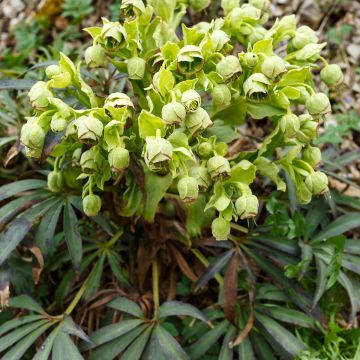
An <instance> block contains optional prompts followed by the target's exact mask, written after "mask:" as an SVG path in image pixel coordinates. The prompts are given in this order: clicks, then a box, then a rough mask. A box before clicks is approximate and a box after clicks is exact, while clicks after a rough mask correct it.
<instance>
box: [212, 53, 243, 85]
mask: <svg viewBox="0 0 360 360" xmlns="http://www.w3.org/2000/svg"><path fill="white" fill-rule="evenodd" d="M216 72H217V73H218V74H219V75H220V76H221V77H222V78H223V79H224V82H225V83H227V82H230V81H233V80H235V79H237V78H238V77H239V76H240V75H241V73H242V68H241V65H240V60H239V58H238V57H236V56H234V55H228V56H225V57H224V58H222V59H221V60H220V61H219V62H218V63H217V64H216Z"/></svg>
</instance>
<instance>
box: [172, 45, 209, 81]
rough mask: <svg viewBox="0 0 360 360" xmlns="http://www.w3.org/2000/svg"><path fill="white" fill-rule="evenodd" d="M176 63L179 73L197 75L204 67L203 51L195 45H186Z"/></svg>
mask: <svg viewBox="0 0 360 360" xmlns="http://www.w3.org/2000/svg"><path fill="white" fill-rule="evenodd" d="M176 61H177V68H178V71H179V73H180V74H183V75H185V74H186V75H193V74H196V73H197V72H199V71H201V70H202V68H203V66H204V57H203V55H202V53H201V49H200V48H199V47H198V46H195V45H186V46H184V47H183V48H182V49H180V51H179V53H178V56H177V59H176Z"/></svg>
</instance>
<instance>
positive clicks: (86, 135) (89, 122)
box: [76, 116, 104, 142]
mask: <svg viewBox="0 0 360 360" xmlns="http://www.w3.org/2000/svg"><path fill="white" fill-rule="evenodd" d="M76 126H77V135H78V138H79V140H80V141H84V142H86V141H89V140H90V141H98V140H99V139H100V138H101V137H102V135H103V130H104V125H103V123H102V122H101V121H100V120H98V119H97V118H95V117H94V116H80V117H79V118H78V119H77V120H76Z"/></svg>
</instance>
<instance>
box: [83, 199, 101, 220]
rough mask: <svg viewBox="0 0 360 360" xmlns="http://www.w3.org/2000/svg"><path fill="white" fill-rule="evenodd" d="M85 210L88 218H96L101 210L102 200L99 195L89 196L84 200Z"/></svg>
mask: <svg viewBox="0 0 360 360" xmlns="http://www.w3.org/2000/svg"><path fill="white" fill-rule="evenodd" d="M83 209H84V213H85V214H86V215H87V216H96V215H97V214H98V213H99V211H100V209H101V198H100V196H99V195H95V194H89V195H86V196H85V197H84V199H83Z"/></svg>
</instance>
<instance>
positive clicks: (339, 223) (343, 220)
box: [313, 213, 360, 240]
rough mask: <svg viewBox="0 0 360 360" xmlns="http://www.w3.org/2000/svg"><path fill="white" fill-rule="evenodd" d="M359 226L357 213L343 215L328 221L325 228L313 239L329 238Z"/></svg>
mask: <svg viewBox="0 0 360 360" xmlns="http://www.w3.org/2000/svg"><path fill="white" fill-rule="evenodd" d="M358 226H360V216H359V213H350V214H346V215H343V216H341V217H339V218H338V219H336V220H335V221H334V222H332V223H330V224H329V225H328V226H327V227H326V228H325V229H323V230H322V231H320V232H319V233H318V234H317V235H316V236H315V237H314V238H313V240H321V239H329V238H332V237H335V236H338V235H343V234H344V233H345V232H346V231H349V230H351V229H354V228H356V227H358Z"/></svg>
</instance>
